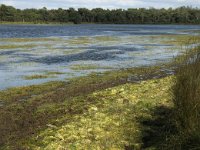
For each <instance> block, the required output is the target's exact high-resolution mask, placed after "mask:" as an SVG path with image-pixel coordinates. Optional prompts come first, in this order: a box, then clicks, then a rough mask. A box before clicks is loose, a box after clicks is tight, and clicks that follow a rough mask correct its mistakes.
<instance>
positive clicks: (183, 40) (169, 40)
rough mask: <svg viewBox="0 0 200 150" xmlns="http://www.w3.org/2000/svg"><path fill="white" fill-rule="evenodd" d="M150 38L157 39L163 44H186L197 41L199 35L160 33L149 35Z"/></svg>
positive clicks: (199, 38) (199, 39) (198, 40)
mask: <svg viewBox="0 0 200 150" xmlns="http://www.w3.org/2000/svg"><path fill="white" fill-rule="evenodd" d="M151 40H159V41H160V42H161V43H163V44H173V45H175V46H188V45H191V44H196V43H199V42H200V37H199V36H194V35H161V36H151Z"/></svg>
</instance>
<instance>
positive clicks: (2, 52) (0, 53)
mask: <svg viewBox="0 0 200 150" xmlns="http://www.w3.org/2000/svg"><path fill="white" fill-rule="evenodd" d="M14 53H16V51H12V50H11V51H0V55H11V54H14Z"/></svg>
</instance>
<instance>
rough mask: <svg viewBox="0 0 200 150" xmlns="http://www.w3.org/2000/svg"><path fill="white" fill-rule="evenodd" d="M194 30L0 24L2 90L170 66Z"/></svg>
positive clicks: (120, 26)
mask: <svg viewBox="0 0 200 150" xmlns="http://www.w3.org/2000/svg"><path fill="white" fill-rule="evenodd" d="M199 30H200V26H195V25H192V26H191V25H189V26H187V25H0V82H1V84H0V89H1V90H3V89H7V88H11V87H17V86H27V85H33V84H40V83H44V82H48V81H56V80H68V79H70V78H73V77H77V76H83V75H87V74H89V73H91V72H104V71H108V70H115V69H121V68H132V67H139V66H148V65H154V64H156V63H163V62H167V61H170V60H171V59H172V58H173V57H175V56H177V55H178V54H181V53H182V52H184V50H185V49H186V48H187V47H188V45H187V46H185V45H184V44H183V43H181V42H178V40H180V41H183V39H184V38H185V39H187V38H188V37H191V36H195V35H198V34H199V33H200V32H199Z"/></svg>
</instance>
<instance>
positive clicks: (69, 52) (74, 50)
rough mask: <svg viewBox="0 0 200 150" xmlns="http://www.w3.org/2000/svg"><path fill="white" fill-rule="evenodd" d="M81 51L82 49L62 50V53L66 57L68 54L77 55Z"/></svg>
mask: <svg viewBox="0 0 200 150" xmlns="http://www.w3.org/2000/svg"><path fill="white" fill-rule="evenodd" d="M83 51H84V50H83V49H78V48H74V49H73V50H64V51H63V53H64V54H66V55H70V54H77V53H80V52H83Z"/></svg>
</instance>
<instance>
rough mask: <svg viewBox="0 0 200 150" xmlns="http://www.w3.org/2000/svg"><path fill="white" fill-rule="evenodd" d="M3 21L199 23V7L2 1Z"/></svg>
mask: <svg viewBox="0 0 200 150" xmlns="http://www.w3.org/2000/svg"><path fill="white" fill-rule="evenodd" d="M0 21H6V22H7V21H8V22H33V23H48V22H52V23H53V22H59V23H68V22H73V23H75V24H79V23H107V24H112V23H114V24H199V23H200V9H199V8H191V7H179V8H176V9H172V8H169V9H164V8H163V9H155V8H148V9H146V8H130V9H126V10H125V9H113V10H109V9H102V8H95V9H92V10H89V9H87V8H79V9H77V10H76V9H74V8H69V9H62V8H59V9H51V10H47V8H45V7H44V8H42V9H24V10H20V9H16V8H14V7H12V6H6V5H0Z"/></svg>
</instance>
